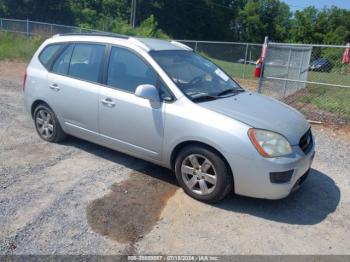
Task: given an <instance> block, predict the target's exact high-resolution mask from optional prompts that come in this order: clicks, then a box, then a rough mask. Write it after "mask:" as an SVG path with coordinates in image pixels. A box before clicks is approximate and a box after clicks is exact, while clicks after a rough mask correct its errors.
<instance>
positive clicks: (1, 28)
mask: <svg viewBox="0 0 350 262" xmlns="http://www.w3.org/2000/svg"><path fill="white" fill-rule="evenodd" d="M3 30H4V27H3V25H2V18H0V31H3Z"/></svg>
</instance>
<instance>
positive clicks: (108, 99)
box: [101, 98, 115, 107]
mask: <svg viewBox="0 0 350 262" xmlns="http://www.w3.org/2000/svg"><path fill="white" fill-rule="evenodd" d="M101 103H102V104H104V105H106V106H109V107H113V106H115V103H114V102H113V100H112V99H110V98H105V99H102V100H101Z"/></svg>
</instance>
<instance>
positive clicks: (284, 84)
mask: <svg viewBox="0 0 350 262" xmlns="http://www.w3.org/2000/svg"><path fill="white" fill-rule="evenodd" d="M311 52H312V47H308V46H292V45H289V46H286V45H283V44H278V43H269V44H268V49H267V54H266V58H265V60H264V74H263V79H262V83H261V87H260V91H261V92H262V93H264V94H267V95H269V96H272V97H275V98H278V99H281V98H285V97H288V96H290V95H292V94H294V93H296V92H297V91H299V90H301V89H303V88H305V87H306V81H307V79H308V72H309V65H310V58H311Z"/></svg>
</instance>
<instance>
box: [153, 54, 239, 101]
mask: <svg viewBox="0 0 350 262" xmlns="http://www.w3.org/2000/svg"><path fill="white" fill-rule="evenodd" d="M151 55H152V57H153V58H154V59H155V60H156V61H157V63H158V64H159V65H160V66H161V67H162V68H163V69H164V71H165V72H166V73H167V74H168V75H169V76H170V77H171V78H172V80H173V81H174V82H175V84H176V85H177V86H178V87H179V88H180V89H181V91H182V92H183V93H184V94H185V95H186V96H187V97H189V98H190V99H191V100H193V101H202V100H211V99H218V98H223V97H227V96H232V95H235V94H237V93H239V92H244V90H243V89H242V88H241V87H240V86H239V85H238V84H237V83H236V82H235V81H233V80H232V79H231V78H230V77H229V76H228V75H227V74H226V73H225V72H223V71H222V70H221V69H220V68H219V67H218V66H216V65H215V64H214V63H212V62H211V61H209V60H207V59H205V58H204V57H202V56H200V55H198V54H196V53H194V52H190V51H181V50H166V51H152V52H151Z"/></svg>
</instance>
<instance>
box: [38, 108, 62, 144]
mask: <svg viewBox="0 0 350 262" xmlns="http://www.w3.org/2000/svg"><path fill="white" fill-rule="evenodd" d="M34 123H35V128H36V131H37V132H38V134H39V136H40V137H41V138H42V139H43V140H45V141H48V142H55V143H57V142H61V141H63V140H64V139H65V138H66V134H65V133H64V131H63V130H62V128H61V126H60V123H59V122H58V119H57V117H56V115H55V113H54V112H53V111H52V110H51V109H50V108H49V107H48V106H47V105H45V104H41V105H39V106H38V107H37V108H35V110H34Z"/></svg>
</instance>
